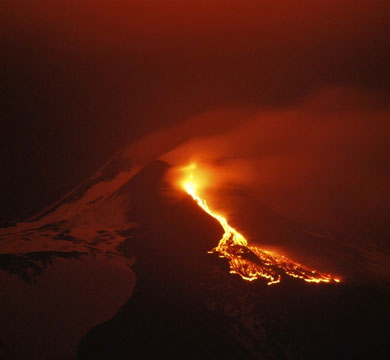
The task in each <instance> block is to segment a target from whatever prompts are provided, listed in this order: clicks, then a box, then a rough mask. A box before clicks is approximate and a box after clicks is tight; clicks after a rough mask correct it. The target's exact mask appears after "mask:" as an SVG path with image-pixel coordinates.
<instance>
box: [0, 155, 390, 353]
mask: <svg viewBox="0 0 390 360" xmlns="http://www.w3.org/2000/svg"><path fill="white" fill-rule="evenodd" d="M169 169H170V165H169V164H167V163H165V162H162V161H159V160H156V161H153V162H151V163H149V164H147V165H146V166H138V165H135V164H133V163H131V162H129V161H128V160H125V159H124V158H123V157H122V156H116V157H114V158H113V159H111V161H109V162H108V163H107V164H106V165H105V166H104V167H103V168H102V169H101V170H100V171H99V172H98V173H96V174H95V175H94V176H92V177H90V178H89V179H87V180H86V181H84V183H82V184H81V185H80V186H79V187H77V188H76V189H75V190H74V191H72V192H71V193H70V194H68V195H66V196H65V197H63V198H62V199H60V200H59V201H58V202H56V203H55V204H54V205H51V206H49V207H48V208H46V209H45V210H43V211H42V212H41V213H39V214H37V215H36V216H34V217H32V218H29V219H27V220H25V221H23V222H18V223H16V224H14V225H13V226H10V227H8V228H4V229H2V230H1V232H0V269H1V271H0V283H1V288H2V292H3V296H2V298H1V300H0V304H1V308H0V339H1V343H0V344H1V345H0V358H1V357H2V356H3V357H4V359H10V360H12V359H72V358H78V359H153V358H160V357H164V358H165V357H168V356H169V357H170V358H171V359H172V358H173V359H182V358H186V359H188V358H189V359H201V358H202V359H233V358H234V359H313V358H315V359H329V358H335V359H346V358H362V357H363V358H364V357H370V358H372V355H373V354H375V356H374V357H375V358H378V359H380V358H383V359H384V358H386V357H388V355H389V348H388V344H387V343H388V341H387V339H388V336H387V332H385V331H381V330H379V329H381V328H382V327H383V328H385V326H387V324H388V320H389V319H390V318H389V311H388V303H389V300H390V296H389V291H388V283H387V282H384V281H381V282H378V281H368V280H367V279H365V280H364V281H362V282H358V281H348V280H347V281H342V283H340V284H338V283H329V284H328V283H327V284H312V283H308V282H305V281H301V280H300V279H295V278H294V277H291V278H289V277H288V278H286V279H285V280H284V281H283V282H282V283H280V284H275V285H272V286H268V285H267V281H264V280H263V279H259V280H255V281H251V282H249V281H245V280H243V279H242V278H241V277H240V276H239V275H237V274H230V272H229V270H230V268H229V262H228V260H227V259H226V258H221V257H219V256H218V253H216V252H214V253H211V254H210V253H209V250H211V249H213V248H214V247H215V246H216V245H217V244H218V239H220V238H221V237H222V235H223V229H222V228H221V226H220V224H219V223H218V222H217V221H216V220H215V219H214V218H213V217H211V216H210V215H209V214H207V213H206V212H205V211H203V210H202V209H201V208H200V207H199V206H198V204H197V203H196V202H195V201H194V200H193V199H192V198H191V197H190V196H188V195H187V194H185V193H184V192H183V194H177V192H178V190H177V189H174V188H173V187H172V185H171V184H170V183H169V182H167V181H166V174H167V171H169ZM257 214H258V216H259V218H262V219H263V221H264V219H267V222H268V229H267V233H269V234H272V232H274V233H275V234H281V233H283V236H289V234H290V235H291V236H293V237H296V236H299V235H302V237H304V238H307V237H308V236H313V237H314V236H315V235H308V234H307V233H303V232H302V233H299V231H298V230H297V229H298V227H296V226H295V225H294V224H293V223H291V222H290V221H289V220H288V219H284V218H283V217H281V216H279V215H277V214H275V213H273V212H271V211H270V210H269V209H267V207H265V206H261V204H259V206H258V213H257ZM317 238H318V236H317ZM317 243H318V239H317ZM325 243H326V241H325V240H324V241H323V242H322V244H323V246H322V247H323V250H324V251H325V253H326V254H330V253H332V254H333V253H334V248H337V249H340V246H341V247H343V248H344V249H345V248H346V247H347V245H346V244H345V243H341V245H340V244H339V245H337V246H336V245H334V243H333V244H332V245H331V246H328V247H327V248H326V246H325V245H324V244H325ZM360 250H361V249H357V248H356V247H353V246H352V245H350V246H349V247H348V251H347V250H345V252H344V255H339V258H340V259H341V260H340V261H341V262H342V259H346V256H347V257H348V258H352V257H355V258H357V259H358V260H356V263H359V264H360V263H361V262H364V261H363V260H362V258H364V255H362V254H363V253H362V251H363V250H362V251H360ZM366 251H368V250H367V249H366ZM374 251H375V249H372V248H369V252H370V254H373V252H374ZM378 252H380V251H378ZM345 254H347V255H345ZM351 254H353V255H351ZM364 259H365V258H364ZM351 261H352V260H351Z"/></svg>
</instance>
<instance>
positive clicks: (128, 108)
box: [0, 0, 390, 218]
mask: <svg viewBox="0 0 390 360" xmlns="http://www.w3.org/2000/svg"><path fill="white" fill-rule="evenodd" d="M0 7H1V11H0V24H1V25H0V27H1V30H0V41H1V44H2V47H1V48H2V51H1V58H2V63H3V66H2V68H3V75H4V79H3V80H2V82H1V92H2V94H3V96H2V108H3V111H2V118H3V128H2V131H1V139H0V140H1V141H0V143H1V146H2V151H1V154H2V156H1V166H2V171H3V173H4V174H6V176H3V177H2V178H1V181H2V182H1V187H2V189H4V191H2V195H1V196H2V198H1V201H2V204H3V206H2V208H1V217H2V218H6V217H9V216H13V215H18V212H20V204H21V203H23V208H24V210H27V211H29V212H34V211H36V210H38V209H39V208H40V207H41V206H43V205H45V204H46V203H47V202H50V201H54V200H55V199H57V198H58V197H59V196H60V195H62V194H63V193H64V192H66V191H68V190H70V189H71V188H72V187H74V186H75V185H77V184H78V183H79V182H80V181H82V180H83V179H84V178H85V177H86V176H88V175H89V174H90V173H92V172H93V171H94V170H95V169H97V168H98V167H100V166H101V164H102V163H103V162H104V161H105V160H106V159H107V158H109V157H110V156H111V155H112V154H113V153H114V152H116V151H118V150H119V149H121V148H123V147H125V146H128V145H129V144H130V145H131V146H133V147H134V146H135V145H134V144H139V143H140V141H141V143H142V141H147V140H145V138H146V139H148V138H150V137H153V136H155V137H156V138H159V139H160V140H159V141H160V142H161V149H164V148H167V149H170V148H174V147H176V146H179V145H180V144H181V143H185V142H187V141H191V136H192V132H193V133H194V134H196V136H198V137H200V138H201V139H200V140H199V143H201V142H202V141H204V140H202V139H203V138H207V137H208V136H211V135H212V136H217V138H218V136H219V138H224V137H225V136H228V138H229V136H230V135H229V133H230V131H231V129H235V128H239V129H241V130H240V132H239V133H240V134H241V135H242V136H243V138H241V140H240V141H241V142H247V143H248V146H246V147H245V151H249V154H248V153H246V152H245V151H242V152H240V151H241V150H240V149H242V147H241V146H240V147H239V148H237V146H236V145H234V146H232V147H231V148H229V151H230V152H229V151H228V154H227V155H226V156H232V154H231V152H238V155H236V156H238V157H247V158H250V159H256V161H257V162H256V164H257V165H259V158H261V159H262V158H264V157H265V158H267V157H271V156H274V155H275V152H278V151H279V152H280V153H281V154H282V155H281V159H284V156H288V155H291V154H292V153H293V152H298V153H299V152H300V153H305V154H308V153H310V154H313V156H312V157H310V156H309V157H308V158H309V160H310V161H311V162H310V164H313V162H316V161H317V159H318V157H319V156H322V157H325V158H326V162H325V163H324V167H321V166H319V170H315V169H314V168H313V167H312V166H311V165H310V166H309V165H307V166H309V168H310V171H309V175H308V176H309V177H314V176H320V175H321V177H322V178H323V176H324V172H325V165H326V166H328V167H329V166H330V168H331V169H333V171H336V172H337V174H336V175H337V176H336V178H337V179H338V180H337V181H339V182H340V181H341V182H342V181H344V180H343V179H345V178H346V175H345V174H346V173H347V172H348V173H351V171H352V173H353V174H355V173H354V171H356V174H355V175H356V178H358V181H357V182H356V183H355V184H354V186H355V187H354V189H355V190H354V191H357V190H356V189H357V188H359V186H363V185H361V184H362V182H364V181H366V180H367V179H366V178H364V179H363V176H362V175H361V174H362V172H363V173H365V174H372V176H373V177H375V178H376V177H378V179H383V174H386V176H387V162H386V160H385V156H384V154H385V153H386V152H387V140H386V139H387V138H385V133H384V131H382V130H383V129H384V127H385V126H384V124H385V122H386V117H387V113H386V108H387V107H388V101H387V99H388V92H389V84H390V81H389V80H390V78H389V70H388V64H389V63H390V56H389V50H388V49H389V48H390V47H389V45H390V44H389V38H388V36H386V34H388V33H390V29H389V27H390V25H389V24H390V22H389V21H388V14H389V10H390V4H389V3H388V2H387V1H375V0H367V1H358V0H354V1H343V0H341V1H315V2H314V1H309V0H306V1H227V0H225V1H216V0H209V1H185V2H183V1H157V0H154V1H147V2H145V1H130V2H128V3H127V4H119V3H113V2H111V1H98V2H95V1H94V2H92V1H91V2H77V3H76V2H69V1H66V2H65V1H64V2H48V1H47V2H44V1H40V2H30V1H26V2H11V1H10V2H2V3H1V5H0ZM327 89H331V90H327ZM332 89H342V90H341V93H342V94H341V95H339V93H338V92H337V91H339V90H337V91H335V90H332ZM356 94H357V95H356ZM310 104H311V105H310ZM310 106H311V109H312V110H311V111H312V112H311V113H310V110H308V109H309V108H310ZM343 108H347V110H348V116H343V117H341V116H340V113H339V112H338V111H339V110H340V109H343ZM294 109H295V110H294ZM265 111H266V112H267V114H268V115H263V114H264V112H265ZM284 111H296V112H295V113H293V115H291V116H290V115H289V116H290V117H292V120H291V121H290V120H289V119H290V118H289V117H287V118H286V119H282V120H280V121H281V124H283V125H280V126H281V127H280V128H278V129H275V126H277V125H275V124H274V123H273V121H272V119H273V118H274V117H276V118H279V117H281V116H282V115H281V114H283V112H284ZM302 111H304V112H305V116H303V117H301V116H298V115H297V114H301V113H300V112H302ZM204 114H212V115H211V116H210V115H208V116H209V117H208V118H207V119H206V120H201V119H203V118H204V116H205V115H204ZM215 114H219V115H218V116H216V115H215ZM294 114H295V115H294ZM384 114H385V115H384ZM263 117H264V118H265V120H264V121H263ZM188 119H195V120H188ZM258 119H262V120H261V121H260V120H258ZM267 119H268V120H267ZM240 121H243V122H244V124H243V125H242V127H241V128H240V124H239V122H240ZM266 121H268V125H265V124H266ZM356 121H357V122H358V123H359V124H360V125H359V126H360V128H359V129H360V130H359V129H355V126H356V124H357V122H356ZM334 123H337V126H333V125H329V124H334ZM188 124H191V125H188ZM251 124H256V125H251ZM376 125H378V126H376ZM251 126H255V129H256V131H258V132H259V133H261V132H262V131H260V129H262V130H264V128H266V126H269V128H268V129H270V130H269V131H270V132H272V134H271V135H270V136H269V137H264V136H263V137H262V136H261V135H259V137H258V138H256V141H254V140H253V136H252V130H251V129H252V128H251ZM170 129H175V130H174V131H176V132H175V134H177V136H176V139H175V141H174V142H172V143H171V140H170V139H171V137H170V136H165V137H164V139H161V137H160V135H159V134H160V133H164V132H165V133H170V132H171V131H172V130H170ZM221 129H222V131H221ZM245 129H248V130H245ZM271 129H274V130H272V131H271ZM349 129H351V132H350V131H349ZM245 131H247V132H251V134H247V133H246V132H245ZM286 137H287V138H288V139H290V140H289V141H292V142H294V144H290V145H288V146H287V145H286V143H285V141H284V139H285V138H286ZM344 138H345V139H346V142H345V144H350V146H347V145H345V148H344V150H345V151H344V150H343V149H342V151H344V152H343V155H340V157H338V156H337V154H338V153H337V151H333V150H334V149H335V147H336V148H337V146H338V147H340V146H341V144H343V143H344V142H343V139H344ZM141 139H144V140H141ZM229 139H230V138H229ZM245 139H248V141H246V140H245ZM291 139H293V140H291ZM298 139H299V141H298ZM229 141H231V140H229ZM324 148H326V149H330V150H331V153H330V154H331V155H330V156H329V157H327V156H326V153H324ZM352 150H353V151H352ZM355 150H356V151H355ZM289 152H291V154H290V153H289ZM356 153H358V155H356ZM157 154H159V151H157ZM233 155H234V154H233ZM137 156H139V157H142V156H145V154H144V153H142V154H137ZM291 156H292V155H291ZM349 156H350V157H349ZM333 159H334V160H335V161H333ZM309 160H308V161H309ZM281 161H282V163H283V164H284V165H283V166H281V168H278V169H277V171H276V170H275V171H276V173H275V175H274V176H276V174H278V175H279V177H280V176H282V177H284V176H285V172H286V171H287V169H288V166H292V165H287V163H285V162H283V161H284V160H281ZM359 161H360V162H359ZM262 164H263V165H262V166H265V165H264V164H265V163H264V162H263V163H262ZM267 166H268V165H267ZM275 166H276V165H275ZM300 166H304V164H303V163H302V162H301V163H300ZM305 166H306V165H305ZM317 168H318V166H317V167H316V169H317ZM278 171H279V172H278ZM315 171H317V172H315ZM275 181H276V180H275V179H274V180H273V183H274V184H276V183H277V184H279V183H278V182H277V181H276V183H275ZM324 181H325V180H324ZM332 181H333V182H332ZM334 181H336V180H331V181H330V180H329V184H333V185H332V186H336V185H335V184H334ZM367 181H368V182H367V183H364V184H368V183H370V184H377V182H376V181H377V180H373V179H371V180H367ZM378 181H379V180H378ZM381 181H382V180H381ZM297 183H299V179H298V180H296V182H295V183H294V181H293V180H291V186H290V187H287V188H285V189H284V191H285V192H284V193H283V192H282V193H280V194H279V196H282V194H283V197H285V198H286V199H288V194H292V193H293V192H295V191H296V189H295V188H294V186H298V185H297ZM285 185H286V184H285ZM339 185H340V184H339ZM327 186H328V185H327ZM329 186H331V185H329ZM340 186H341V185H340ZM341 188H342V187H337V186H336V190H337V191H339V190H340V189H341ZM376 188H377V189H378V190H377V191H378V192H379V191H380V190H379V189H381V188H380V187H376ZM41 189H45V191H41ZM314 190H315V189H314V188H313V189H312V191H313V192H315V191H314ZM260 192H261V191H260ZM366 192H367V190H366V189H365V188H364V191H363V193H364V194H365V195H364V196H366ZM267 194H268V195H267V196H268V197H270V196H271V195H269V194H272V191H271V190H270V192H267ZM259 196H260V195H259ZM264 196H265V195H264V194H263V197H264ZM343 196H344V197H345V196H347V195H346V194H343ZM370 196H371V195H370ZM376 196H377V194H375V195H372V196H371V197H373V198H377V197H376ZM271 200H272V201H271ZM325 200H326V199H324V201H325ZM268 201H269V202H274V203H275V204H277V203H278V202H279V203H280V202H281V201H280V200H277V195H275V196H273V198H272V199H268ZM378 201H379V200H378ZM325 202H326V201H325ZM379 202H380V206H383V203H382V202H381V201H379ZM286 204H288V202H287V201H286ZM279 205H280V204H279ZM352 205H353V201H352V202H351V206H352ZM275 206H276V205H275ZM286 206H287V205H286ZM302 206H303V205H302ZM356 206H359V205H356ZM278 207H280V206H278ZM280 210H281V211H282V210H283V209H280ZM285 211H287V210H286V209H285ZM302 211H304V210H302Z"/></svg>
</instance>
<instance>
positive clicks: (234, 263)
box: [181, 164, 340, 285]
mask: <svg viewBox="0 0 390 360" xmlns="http://www.w3.org/2000/svg"><path fill="white" fill-rule="evenodd" d="M195 167H196V165H195V164H191V165H190V166H187V167H185V168H183V170H185V171H186V172H188V176H187V177H186V178H185V179H184V181H182V182H181V185H182V187H183V188H184V189H185V191H186V192H187V193H188V194H189V195H191V197H192V198H193V199H194V200H195V201H196V203H197V204H198V205H199V206H200V207H201V208H202V209H203V210H204V211H205V212H206V213H207V214H209V215H210V216H212V217H213V218H214V219H216V220H217V221H218V222H219V223H220V224H221V226H222V228H223V229H224V231H225V232H224V234H223V236H222V239H221V240H220V241H219V243H218V245H217V247H216V248H215V249H213V250H212V252H213V251H215V252H218V253H219V256H220V257H224V258H227V259H228V261H229V264H230V272H231V273H233V274H238V275H240V276H241V278H243V279H244V280H249V281H253V280H256V279H258V278H260V277H263V278H265V279H267V281H268V282H267V283H268V285H272V284H276V283H279V282H280V280H281V278H282V276H283V275H288V276H292V277H294V278H299V279H302V280H304V281H306V282H313V283H320V282H325V283H330V282H332V281H334V282H340V280H339V279H337V278H334V277H332V276H331V275H328V274H323V273H320V272H318V271H315V270H312V269H309V268H307V267H306V266H303V265H301V264H299V263H297V262H294V261H292V260H290V259H288V258H286V257H285V256H282V255H278V254H275V253H273V252H271V251H267V250H262V249H260V248H258V247H256V246H249V245H248V241H247V240H246V239H245V237H244V236H243V235H242V234H240V233H239V232H238V231H237V230H236V229H234V228H233V227H231V226H230V225H229V224H228V222H227V220H226V218H225V217H224V216H222V215H221V214H218V213H216V212H215V211H213V210H212V209H210V207H209V206H208V204H207V202H206V200H204V199H202V198H201V197H200V196H199V195H198V193H197V189H198V184H197V182H196V181H195V178H194V175H193V173H192V172H191V170H193V169H195Z"/></svg>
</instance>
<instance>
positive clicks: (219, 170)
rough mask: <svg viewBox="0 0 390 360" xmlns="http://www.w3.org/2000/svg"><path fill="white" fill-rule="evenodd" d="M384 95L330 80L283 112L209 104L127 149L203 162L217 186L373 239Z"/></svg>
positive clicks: (384, 132) (384, 143)
mask: <svg viewBox="0 0 390 360" xmlns="http://www.w3.org/2000/svg"><path fill="white" fill-rule="evenodd" d="M385 100H386V99H385V98H384V96H383V95H381V94H367V93H364V92H361V91H357V90H351V89H341V88H330V89H326V90H323V91H321V92H319V93H317V94H314V95H312V96H310V97H308V98H306V99H305V100H304V101H302V102H301V103H299V104H298V105H296V106H293V107H291V108H289V109H285V110H280V109H278V110H272V109H268V110H257V111H255V110H253V109H251V110H248V109H247V110H245V111H244V110H242V109H241V110H234V111H233V110H228V109H225V110H223V111H222V110H219V111H211V112H208V113H206V114H203V115H200V116H197V117H195V118H191V119H188V120H186V121H184V122H183V123H181V124H179V125H178V126H176V127H173V128H171V129H167V130H164V131H162V132H159V133H154V134H152V135H150V136H149V137H147V138H145V139H143V140H141V141H140V142H138V143H137V144H135V145H133V146H132V147H131V148H130V149H129V154H130V156H132V157H136V156H137V155H138V156H139V154H143V158H142V159H139V160H140V161H146V160H151V159H153V158H157V157H160V158H161V159H162V160H165V161H168V162H170V163H171V164H173V165H183V164H186V163H188V162H189V161H190V160H196V161H200V162H204V163H207V164H209V165H211V166H213V167H214V168H215V172H214V174H215V176H216V177H215V179H214V180H213V183H214V184H215V185H217V187H218V188H223V187H225V188H226V187H229V188H238V189H241V190H244V191H245V192H247V193H250V194H251V196H254V197H256V198H257V199H258V200H260V201H261V202H262V203H263V204H266V205H267V206H269V207H270V208H272V209H273V210H274V211H276V212H277V213H279V214H281V215H283V216H286V217H288V218H290V219H292V220H294V221H298V222H300V223H303V224H306V225H307V226H309V227H311V228H316V229H326V231H330V232H343V233H346V232H350V233H353V234H354V235H357V234H359V233H360V235H359V236H362V232H363V233H364V234H366V235H367V234H370V232H371V235H373V236H374V237H375V236H376V234H373V233H372V231H373V229H377V230H379V229H380V230H382V236H384V235H383V234H384V233H385V232H383V229H382V227H384V226H385V224H386V221H388V215H387V214H386V206H387V204H388V201H389V195H388V192H387V191H386V188H387V184H388V182H389V174H390V172H389V168H388V167H386V166H385V167H384V165H383V164H388V163H389V161H388V159H387V154H388V150H389V149H388V148H389V145H388V144H389V143H390V142H389V140H390V131H389V127H388V119H389V115H390V112H389V109H388V108H386V106H385V105H384V104H385V103H386V101H385ZM241 210H242V209H241ZM247 211H248V209H247ZM232 215H233V216H234V215H237V214H234V213H233V214H232ZM371 240H374V241H385V240H384V238H375V239H371Z"/></svg>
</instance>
